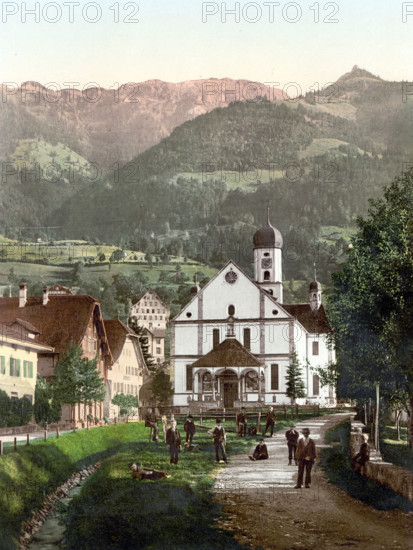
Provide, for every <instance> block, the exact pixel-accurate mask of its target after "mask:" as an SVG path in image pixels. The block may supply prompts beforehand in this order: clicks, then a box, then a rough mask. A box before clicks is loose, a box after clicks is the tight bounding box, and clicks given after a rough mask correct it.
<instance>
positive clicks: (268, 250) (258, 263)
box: [254, 208, 283, 304]
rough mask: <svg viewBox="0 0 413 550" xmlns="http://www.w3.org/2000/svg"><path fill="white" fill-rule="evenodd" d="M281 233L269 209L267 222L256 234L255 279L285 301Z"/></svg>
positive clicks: (278, 298) (280, 299)
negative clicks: (271, 217)
mask: <svg viewBox="0 0 413 550" xmlns="http://www.w3.org/2000/svg"><path fill="white" fill-rule="evenodd" d="M282 245H283V239H282V236H281V233H280V232H279V231H278V229H276V228H275V227H273V226H272V225H271V223H270V209H269V208H268V209H267V223H266V224H265V225H264V226H263V227H261V229H259V230H258V231H257V232H256V233H255V234H254V279H255V282H256V283H258V284H259V285H260V286H261V287H262V288H263V289H264V290H265V291H266V292H268V294H270V295H271V296H273V297H274V298H276V299H277V300H278V301H279V302H280V303H281V304H282V302H283V284H282Z"/></svg>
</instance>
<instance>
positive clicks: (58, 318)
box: [0, 295, 110, 355]
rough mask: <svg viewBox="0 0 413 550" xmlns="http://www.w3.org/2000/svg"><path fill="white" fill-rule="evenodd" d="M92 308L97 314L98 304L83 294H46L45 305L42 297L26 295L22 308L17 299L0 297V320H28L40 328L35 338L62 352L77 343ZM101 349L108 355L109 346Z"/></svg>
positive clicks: (4, 321) (9, 322) (79, 340)
mask: <svg viewBox="0 0 413 550" xmlns="http://www.w3.org/2000/svg"><path fill="white" fill-rule="evenodd" d="M95 308H99V309H98V311H96V314H98V313H99V314H100V306H99V303H98V302H97V301H96V300H95V299H94V298H92V297H91V296H87V295H79V296H74V295H67V296H50V297H49V301H48V303H47V304H46V305H45V306H44V305H43V298H42V297H28V298H27V302H26V305H25V306H24V307H19V298H0V322H2V323H7V324H12V323H13V322H15V321H16V319H21V320H22V321H26V322H28V323H31V324H32V325H34V326H35V327H37V329H38V330H39V331H40V335H39V337H38V338H39V340H41V341H42V342H46V344H48V345H49V346H52V347H54V348H55V351H56V352H57V353H60V354H63V353H64V352H65V351H66V349H67V348H68V347H69V344H70V343H71V342H74V343H75V344H77V345H80V343H81V342H82V340H83V337H84V333H85V330H86V328H87V326H88V323H89V320H90V318H91V316H92V314H93V312H94V311H95ZM99 319H100V316H99ZM102 336H103V337H104V336H105V334H104V326H103V322H102ZM105 351H106V354H107V355H110V351H109V349H106V350H105Z"/></svg>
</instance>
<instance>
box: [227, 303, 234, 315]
mask: <svg viewBox="0 0 413 550" xmlns="http://www.w3.org/2000/svg"><path fill="white" fill-rule="evenodd" d="M228 315H235V306H233V305H230V306H228Z"/></svg>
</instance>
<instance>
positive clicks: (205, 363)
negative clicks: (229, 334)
mask: <svg viewBox="0 0 413 550" xmlns="http://www.w3.org/2000/svg"><path fill="white" fill-rule="evenodd" d="M262 366H263V363H261V362H260V361H258V359H257V358H256V357H255V356H254V355H253V354H252V353H251V352H250V351H248V350H247V348H245V347H244V346H243V345H242V344H241V343H240V342H238V340H236V339H235V338H227V339H226V340H224V341H223V342H221V343H220V344H218V346H217V347H216V348H214V349H213V350H211V351H210V352H209V353H207V354H206V355H204V356H203V357H201V358H200V359H198V360H197V361H195V363H192V367H196V368H206V369H209V368H212V367H262Z"/></svg>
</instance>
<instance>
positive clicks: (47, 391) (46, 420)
mask: <svg viewBox="0 0 413 550" xmlns="http://www.w3.org/2000/svg"><path fill="white" fill-rule="evenodd" d="M33 413H34V418H35V420H36V422H37V424H52V423H53V422H59V420H60V417H61V416H62V409H61V407H60V405H59V403H57V401H56V399H55V397H54V395H53V389H52V385H51V384H49V383H48V382H47V381H46V380H45V379H44V378H42V377H41V376H40V375H39V374H38V375H37V381H36V388H35V390H34V410H33Z"/></svg>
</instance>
